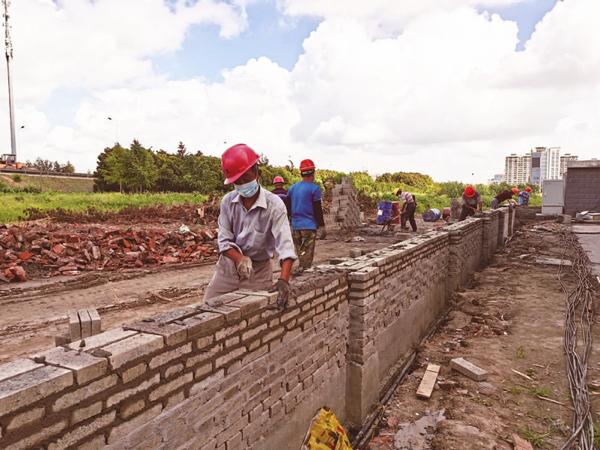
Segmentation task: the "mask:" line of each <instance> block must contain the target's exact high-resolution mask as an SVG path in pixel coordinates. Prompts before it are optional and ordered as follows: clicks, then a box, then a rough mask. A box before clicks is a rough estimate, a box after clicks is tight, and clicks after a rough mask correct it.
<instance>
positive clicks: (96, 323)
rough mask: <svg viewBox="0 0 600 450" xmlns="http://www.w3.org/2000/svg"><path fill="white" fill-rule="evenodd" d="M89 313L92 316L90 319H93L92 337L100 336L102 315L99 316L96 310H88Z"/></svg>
mask: <svg viewBox="0 0 600 450" xmlns="http://www.w3.org/2000/svg"><path fill="white" fill-rule="evenodd" d="M88 313H89V314H90V319H92V336H93V335H95V334H100V333H101V332H102V321H101V319H100V314H98V311H97V310H96V309H95V308H90V309H88Z"/></svg>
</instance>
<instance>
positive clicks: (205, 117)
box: [0, 0, 600, 181]
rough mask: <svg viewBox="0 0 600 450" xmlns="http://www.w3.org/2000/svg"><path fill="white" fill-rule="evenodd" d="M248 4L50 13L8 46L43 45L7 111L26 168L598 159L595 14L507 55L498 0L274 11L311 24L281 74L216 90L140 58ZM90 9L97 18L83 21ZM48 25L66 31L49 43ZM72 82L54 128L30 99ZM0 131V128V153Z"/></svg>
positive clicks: (451, 168)
mask: <svg viewBox="0 0 600 450" xmlns="http://www.w3.org/2000/svg"><path fill="white" fill-rule="evenodd" d="M22 1H24V3H27V2H29V4H30V5H33V4H35V5H38V6H39V5H43V4H44V2H42V1H41V0H22ZM253 1H256V0H251V1H250V2H253ZM250 2H249V1H248V0H238V1H237V2H236V3H235V5H236V6H230V4H229V3H228V4H225V3H219V2H217V1H216V0H215V1H210V2H209V1H206V2H203V3H201V4H202V5H204V6H203V7H200V6H198V5H194V6H189V7H185V6H184V2H180V3H178V8H176V12H175V13H173V12H171V11H169V10H168V9H167V8H166V7H164V6H163V4H162V2H161V1H159V0H156V1H150V0H148V1H145V2H144V5H145V7H144V8H140V7H139V3H136V2H117V3H118V4H119V5H121V4H122V3H128V6H127V8H128V9H127V10H121V9H120V11H124V14H121V16H122V17H119V18H115V19H114V20H115V21H114V22H111V21H110V20H108V18H110V17H112V14H113V13H114V12H115V11H116V9H115V8H117V7H116V6H115V4H116V3H113V2H112V0H104V1H98V2H96V3H95V4H94V5H91V4H90V5H86V6H81V2H77V1H75V0H72V1H68V2H66V3H64V8H65V10H60V9H58V10H57V9H55V7H54V6H52V4H51V3H48V2H46V3H48V4H46V5H45V6H44V7H45V8H50V9H48V11H53V12H52V14H54V15H55V16H56V17H54V18H53V19H52V20H50V19H48V18H46V17H45V18H40V17H36V18H35V19H34V20H33V22H34V23H36V24H38V25H37V27H35V28H33V29H32V30H30V31H31V32H32V33H33V35H25V34H22V35H21V36H20V38H19V42H20V43H19V46H20V47H21V48H25V49H29V50H28V51H29V52H30V53H31V54H32V55H35V54H36V52H33V49H34V48H35V45H36V41H38V40H39V39H42V40H43V39H48V40H49V42H50V43H48V44H46V43H44V44H43V46H42V47H43V55H41V61H30V63H31V68H30V69H31V70H29V68H28V70H27V71H25V72H21V73H20V74H19V79H20V80H23V79H25V80H27V82H28V83H33V84H34V85H35V86H36V88H35V89H33V88H32V89H27V88H26V87H25V86H24V84H25V82H24V81H21V82H20V83H21V84H22V85H21V86H19V89H20V92H28V97H21V98H20V101H19V103H18V105H19V108H18V110H17V116H18V117H19V120H23V121H24V123H27V130H26V131H23V132H22V133H20V135H21V138H20V139H21V141H22V146H21V148H23V151H24V153H25V155H26V156H27V157H29V158H33V157H35V156H37V155H40V156H43V157H47V158H52V159H61V160H65V159H67V158H68V159H71V161H73V162H74V163H75V164H76V166H77V167H78V168H80V169H93V168H94V166H95V158H96V155H97V153H98V152H99V151H100V150H101V149H102V148H103V147H105V146H106V145H109V144H110V143H112V142H113V141H114V140H115V139H118V140H120V141H121V142H124V143H128V142H129V141H130V140H131V139H132V138H133V137H137V138H139V139H140V140H141V141H142V142H143V143H144V144H146V145H152V146H153V147H154V148H160V147H163V148H167V149H173V148H174V147H175V145H176V143H177V142H178V141H179V140H180V139H181V140H183V141H184V142H185V143H186V144H187V145H188V147H189V149H190V150H198V149H200V150H203V151H205V152H208V153H210V154H215V155H216V154H219V153H220V152H221V151H222V150H223V149H224V148H225V144H224V142H225V141H226V142H227V143H228V144H231V143H234V142H246V143H248V144H250V145H252V146H254V147H255V148H256V149H257V150H258V151H261V152H264V153H266V154H267V155H268V156H269V157H270V158H271V160H272V161H275V162H278V163H283V162H285V161H287V159H288V156H291V157H292V158H293V159H294V160H299V159H301V158H304V157H312V158H314V159H315V160H317V162H318V163H319V164H320V165H321V166H327V167H332V168H339V169H343V170H364V169H369V170H371V171H373V172H384V171H393V170H411V171H412V170H415V171H421V172H425V173H429V174H431V175H433V176H434V177H435V178H437V179H463V180H465V181H467V180H469V181H480V180H485V179H487V178H488V177H490V176H491V175H493V174H494V173H498V172H501V171H502V168H503V164H504V161H503V156H504V155H505V154H508V153H512V152H524V151H526V150H527V149H528V148H530V147H532V146H536V145H552V146H555V145H558V146H562V147H563V148H564V150H565V151H567V152H571V153H579V154H580V156H581V157H587V158H589V157H592V156H600V151H599V150H598V147H597V145H598V142H600V34H598V33H592V32H590V30H593V29H595V23H594V18H595V17H598V14H599V13H600V4H599V3H597V2H596V1H594V0H579V1H574V2H564V3H563V2H559V4H558V5H557V6H556V7H555V8H554V9H553V10H552V11H551V12H550V13H549V14H548V15H547V16H546V17H545V18H544V20H543V21H542V22H541V23H540V24H538V27H537V29H536V32H535V33H534V34H533V36H532V38H531V39H530V41H529V42H528V43H527V45H526V48H525V50H524V51H522V52H517V51H516V50H515V48H516V44H517V31H518V30H517V26H516V24H515V23H514V22H510V21H504V20H502V19H501V18H500V17H499V16H497V15H489V14H487V13H478V12H477V11H476V9H475V8H474V7H473V6H474V5H483V6H489V5H492V4H500V3H505V4H506V3H510V2H511V1H510V0H489V1H483V0H482V1H475V0H473V1H471V0H448V1H433V0H423V1H419V2H397V1H391V0H390V1H383V0H373V1H370V2H362V1H360V2H358V1H357V2H352V1H347V0H346V1H343V2H342V1H341V0H340V1H333V0H332V1H328V2H325V1H319V2H316V1H312V0H306V1H305V0H302V1H300V0H298V1H296V0H282V3H281V6H282V8H283V9H284V10H285V11H286V12H287V13H288V14H290V15H304V14H312V15H318V16H321V17H323V21H322V22H321V24H320V25H319V27H318V29H317V30H316V31H314V32H313V33H312V34H311V36H310V37H309V38H308V39H307V40H306V41H305V42H304V53H303V54H302V56H301V57H300V59H299V60H298V62H297V64H296V66H295V67H294V68H293V69H292V70H291V71H288V70H286V69H283V68H282V67H280V66H278V65H277V64H275V63H273V62H271V61H270V60H268V59H267V58H259V59H252V60H250V61H248V62H247V63H246V64H244V65H242V66H239V67H236V68H233V69H231V70H227V71H226V72H224V79H223V81H222V82H208V81H206V80H204V79H202V78H200V77H198V78H192V79H189V80H180V81H174V80H169V79H168V76H163V75H161V74H157V73H156V72H155V71H154V69H153V67H152V66H151V64H150V63H149V61H150V59H149V57H150V56H152V55H156V54H157V53H158V54H159V53H164V52H170V51H174V50H176V49H177V48H179V47H180V46H181V45H182V42H183V40H184V38H185V32H186V30H187V29H188V28H189V26H190V24H192V23H198V22H202V21H210V22H213V23H217V24H219V25H220V26H221V34H223V35H225V36H230V35H232V34H236V33H239V32H241V31H242V30H243V29H244V27H245V26H246V16H245V10H244V7H245V6H246V5H247V4H248V3H250ZM18 3H20V2H18ZM134 3H136V4H137V7H135V8H134V7H132V6H131V4H134ZM101 5H104V6H102V7H100V6H101ZM111 5H112V9H111ZM40 7H41V6H40ZM95 7H98V8H100V9H98V10H95V11H96V12H97V13H99V14H100V13H101V16H102V17H103V19H91V18H88V17H87V15H88V13H89V12H90V10H89V8H95ZM103 8H107V9H106V10H104V9H103ZM44 11H46V10H44ZM111 11H112V13H111ZM134 11H135V12H137V13H139V14H137V15H136V14H134ZM15 12H16V11H15ZM30 14H32V15H35V14H34V12H33V11H30ZM131 17H135V25H134V24H133V23H128V22H130V21H131V20H133V19H129V18H131ZM381 18H383V21H382V20H381ZM61 20H62V22H60V21H61ZM57 21H58V22H57ZM56 23H61V24H62V29H61V30H60V31H59V36H57V37H52V36H51V33H50V32H49V30H50V29H51V28H52V26H51V25H52V24H54V25H56ZM107 23H110V26H109V25H107ZM15 27H16V25H15ZM122 29H124V30H123V31H120V30H122ZM378 29H379V30H380V31H381V30H385V32H373V31H374V30H378ZM395 29H401V31H400V32H396V31H392V30H395ZM34 30H38V31H34ZM85 30H87V32H86V31H85ZM82 37H85V39H84V38H82ZM67 38H68V39H67ZM63 39H66V40H67V48H66V49H64V50H61V52H59V54H57V55H51V54H50V51H49V47H52V46H53V45H56V43H57V42H61V41H62V40H63ZM23 41H27V43H24V42H23ZM99 42H100V43H102V45H100V44H98V43H99ZM52 43H54V44H52ZM24 52H25V51H24ZM25 53H27V52H25ZM69 55H72V57H69ZM44 68H47V70H46V71H45V72H44V70H43V69H44ZM21 70H23V69H21ZM0 82H1V81H0ZM70 84H73V85H76V86H82V87H83V88H84V89H85V92H87V94H86V96H85V98H84V100H83V101H82V103H81V104H80V105H79V107H78V108H77V113H76V115H75V119H74V123H73V124H71V125H69V124H62V125H61V126H53V125H51V121H50V120H49V119H48V118H47V117H46V116H45V115H44V114H43V113H41V112H40V107H39V105H40V104H41V103H40V102H41V99H43V98H46V97H48V96H49V95H50V93H51V92H53V91H54V90H56V89H58V88H59V87H61V86H63V87H64V86H69V85H70ZM20 95H21V96H22V95H23V94H20ZM108 115H110V116H113V118H114V120H113V121H107V120H106V117H107V116H108ZM0 123H6V117H0ZM6 131H7V130H5V129H4V128H1V127H0V138H1V139H2V142H8V138H7V135H6Z"/></svg>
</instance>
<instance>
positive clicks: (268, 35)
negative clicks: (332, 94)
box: [153, 1, 319, 81]
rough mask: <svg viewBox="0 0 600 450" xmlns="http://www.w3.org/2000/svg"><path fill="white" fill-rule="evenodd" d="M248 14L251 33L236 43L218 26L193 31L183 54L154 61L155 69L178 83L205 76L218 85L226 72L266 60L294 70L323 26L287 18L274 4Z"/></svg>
mask: <svg viewBox="0 0 600 450" xmlns="http://www.w3.org/2000/svg"><path fill="white" fill-rule="evenodd" d="M247 13H248V22H249V27H248V30H247V31H245V32H244V33H242V34H241V35H240V36H238V37H235V38H232V39H223V38H221V37H220V36H219V27H218V26H216V25H197V26H194V27H192V29H191V30H190V31H189V32H188V34H187V36H186V40H185V42H184V45H183V48H182V49H181V50H180V51H178V52H176V53H173V54H169V55H164V56H161V57H158V58H154V59H153V62H154V65H155V68H156V69H157V70H158V71H159V72H161V73H168V74H169V76H170V77H171V78H174V79H187V78H191V77H195V76H202V77H205V78H207V79H209V80H213V81H218V80H220V79H221V78H222V77H221V75H220V74H221V71H222V70H223V69H226V68H232V67H236V66H238V65H242V64H244V63H245V62H246V61H248V60H249V59H251V58H258V57H260V56H266V57H268V58H269V59H271V60H272V61H275V62H277V63H278V64H279V65H280V66H282V67H285V68H286V69H292V68H293V67H294V64H295V63H296V61H297V59H298V56H299V55H300V54H301V53H302V42H303V41H304V39H306V38H307V37H308V36H309V35H310V33H311V32H312V31H313V30H315V29H316V28H317V26H318V24H319V21H318V20H317V19H314V18H294V19H291V18H286V17H283V16H282V15H281V14H280V12H279V11H278V10H277V8H276V6H275V3H274V2H273V1H264V2H257V3H254V4H251V5H249V6H248V7H247Z"/></svg>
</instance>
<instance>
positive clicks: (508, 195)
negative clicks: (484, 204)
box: [492, 187, 519, 209]
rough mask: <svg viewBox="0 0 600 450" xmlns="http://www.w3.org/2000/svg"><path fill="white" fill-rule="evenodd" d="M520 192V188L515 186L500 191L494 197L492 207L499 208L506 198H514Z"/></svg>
mask: <svg viewBox="0 0 600 450" xmlns="http://www.w3.org/2000/svg"><path fill="white" fill-rule="evenodd" d="M518 194H519V188H517V187H513V188H512V189H510V190H508V189H507V190H505V191H502V192H500V193H499V194H498V195H496V196H495V197H494V198H493V199H492V209H498V207H499V206H500V205H501V204H502V202H504V201H506V200H510V199H512V198H513V195H518Z"/></svg>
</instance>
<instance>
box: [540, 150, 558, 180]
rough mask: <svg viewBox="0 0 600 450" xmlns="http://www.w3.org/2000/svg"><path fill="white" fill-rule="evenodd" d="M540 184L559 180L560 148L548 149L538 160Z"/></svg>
mask: <svg viewBox="0 0 600 450" xmlns="http://www.w3.org/2000/svg"><path fill="white" fill-rule="evenodd" d="M540 173H541V176H540V182H542V183H543V182H544V180H560V147H548V148H546V149H545V151H544V152H542V157H541V160H540Z"/></svg>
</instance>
